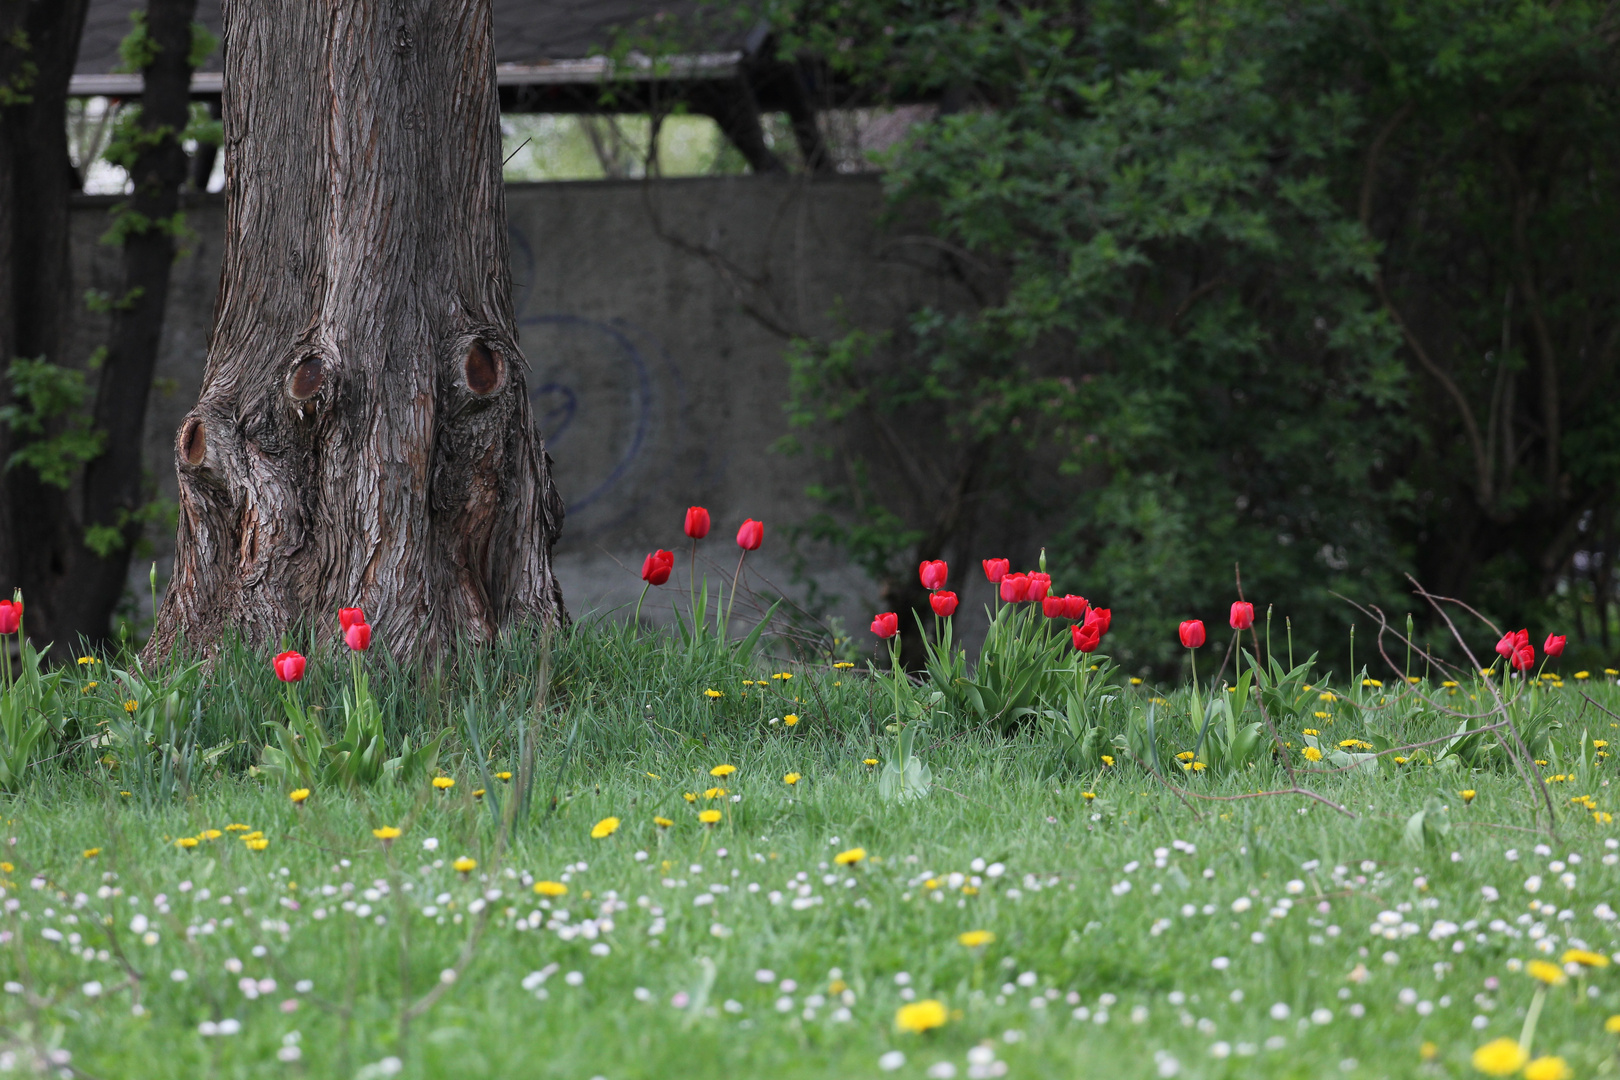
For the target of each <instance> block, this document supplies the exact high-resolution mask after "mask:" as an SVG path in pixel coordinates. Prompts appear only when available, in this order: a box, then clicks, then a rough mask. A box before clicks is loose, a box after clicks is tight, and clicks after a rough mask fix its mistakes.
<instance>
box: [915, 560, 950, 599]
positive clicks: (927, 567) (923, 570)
mask: <svg viewBox="0 0 1620 1080" xmlns="http://www.w3.org/2000/svg"><path fill="white" fill-rule="evenodd" d="M949 573H950V570H949V567H947V566H946V565H945V560H944V559H934V560H932V561H929V560H926V559H925V560H924V561H923V562H922V564H921V565H920V566H918V567H917V576H918V577H919V578H920V579H922V587H923V588H925V589H927V590H928V591H929V592H934V591H935V590H938V589H943V588H944V587H945V579H946V578H947V577H948V576H949Z"/></svg>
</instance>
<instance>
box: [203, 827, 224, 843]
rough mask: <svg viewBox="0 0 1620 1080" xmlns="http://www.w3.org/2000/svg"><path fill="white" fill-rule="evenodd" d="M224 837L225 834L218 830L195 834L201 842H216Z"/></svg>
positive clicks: (205, 830)
mask: <svg viewBox="0 0 1620 1080" xmlns="http://www.w3.org/2000/svg"><path fill="white" fill-rule="evenodd" d="M224 835H225V834H224V833H222V832H220V831H219V830H218V829H204V830H203V831H202V832H200V833H198V834H197V836H198V837H199V838H201V839H203V840H218V839H219V838H220V837H222V836H224Z"/></svg>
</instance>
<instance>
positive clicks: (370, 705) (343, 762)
mask: <svg viewBox="0 0 1620 1080" xmlns="http://www.w3.org/2000/svg"><path fill="white" fill-rule="evenodd" d="M353 676H354V679H353V686H352V687H351V688H346V689H345V690H344V691H343V718H344V729H343V737H342V738H340V739H338V740H337V741H335V742H331V743H328V742H326V739H325V736H324V735H323V734H322V732H321V728H320V723H319V721H318V720H317V719H316V716H315V714H314V712H313V711H312V710H306V709H305V708H304V707H303V705H302V704H301V702H300V700H299V697H298V692H297V689H296V687H294V686H288V687H287V691H286V696H285V697H284V698H283V699H282V708H283V711H284V712H285V714H286V717H287V720H286V723H285V724H278V723H275V722H270V723H267V724H266V725H265V727H266V728H267V729H269V730H270V732H271V733H272V734H273V735H274V736H275V739H276V743H277V745H276V746H270V745H268V744H266V745H265V746H264V747H263V749H262V750H261V752H260V767H261V770H262V771H263V772H264V773H265V774H266V775H267V776H270V777H272V778H274V779H276V780H277V781H278V782H279V783H280V784H281V785H282V786H283V787H285V788H288V789H291V788H295V787H306V788H313V787H316V786H324V787H333V788H357V787H372V786H374V785H376V784H377V783H379V782H381V781H384V780H387V781H390V782H399V783H412V782H416V781H420V780H421V779H422V778H424V777H426V776H428V775H431V774H432V772H433V770H434V769H435V767H437V765H438V761H439V750H440V747H441V745H442V744H443V741H444V737H445V734H446V732H444V731H440V732H439V733H438V734H437V735H435V736H434V737H432V738H425V737H424V738H421V739H419V740H418V742H419V743H420V745H418V746H416V747H415V748H412V746H411V737H410V736H409V735H406V736H405V739H404V743H403V746H402V747H401V750H400V753H399V754H398V756H396V757H389V756H388V741H387V736H386V735H385V733H384V730H383V718H382V710H381V709H380V707H379V706H378V703H377V699H376V697H375V696H373V695H372V693H371V682H370V679H369V677H368V676H367V675H366V672H365V671H364V669H363V668H361V667H360V665H359V663H358V661H356V662H355V663H354V666H353Z"/></svg>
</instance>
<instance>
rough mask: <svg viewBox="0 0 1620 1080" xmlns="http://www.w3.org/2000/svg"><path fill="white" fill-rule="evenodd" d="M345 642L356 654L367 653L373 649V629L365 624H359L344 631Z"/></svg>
mask: <svg viewBox="0 0 1620 1080" xmlns="http://www.w3.org/2000/svg"><path fill="white" fill-rule="evenodd" d="M343 640H344V641H345V642H347V643H348V645H349V648H351V649H353V650H354V651H355V652H365V651H366V650H367V649H369V648H371V627H370V626H369V625H367V624H366V623H363V622H357V623H354V624H352V625H350V627H349V628H348V629H347V630H345V631H343Z"/></svg>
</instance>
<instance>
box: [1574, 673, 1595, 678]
mask: <svg viewBox="0 0 1620 1080" xmlns="http://www.w3.org/2000/svg"><path fill="white" fill-rule="evenodd" d="M1575 677H1576V678H1577V679H1590V678H1591V677H1592V673H1591V672H1590V671H1577V672H1576V673H1575Z"/></svg>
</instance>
